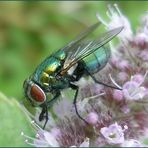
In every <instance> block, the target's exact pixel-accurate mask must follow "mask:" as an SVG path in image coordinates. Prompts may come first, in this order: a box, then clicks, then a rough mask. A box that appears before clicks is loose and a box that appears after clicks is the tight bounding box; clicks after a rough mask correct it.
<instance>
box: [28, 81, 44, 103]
mask: <svg viewBox="0 0 148 148" xmlns="http://www.w3.org/2000/svg"><path fill="white" fill-rule="evenodd" d="M30 95H31V97H32V99H34V100H35V101H37V102H40V103H41V102H44V101H45V100H46V95H45V93H44V92H43V90H42V89H41V88H40V87H39V86H37V85H36V84H34V85H32V86H31V90H30Z"/></svg>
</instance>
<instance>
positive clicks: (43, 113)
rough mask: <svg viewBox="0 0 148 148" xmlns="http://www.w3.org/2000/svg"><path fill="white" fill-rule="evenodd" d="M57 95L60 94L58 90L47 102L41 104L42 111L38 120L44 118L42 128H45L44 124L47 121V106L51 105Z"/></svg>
mask: <svg viewBox="0 0 148 148" xmlns="http://www.w3.org/2000/svg"><path fill="white" fill-rule="evenodd" d="M59 95H60V92H59V91H58V92H56V95H55V96H54V97H53V98H52V99H51V100H49V101H48V102H45V103H44V104H43V105H42V112H41V113H40V115H39V121H42V120H43V119H45V123H44V126H43V129H45V127H46V124H47V122H48V108H50V107H51V106H52V105H53V103H54V101H56V99H57V98H58V97H59Z"/></svg>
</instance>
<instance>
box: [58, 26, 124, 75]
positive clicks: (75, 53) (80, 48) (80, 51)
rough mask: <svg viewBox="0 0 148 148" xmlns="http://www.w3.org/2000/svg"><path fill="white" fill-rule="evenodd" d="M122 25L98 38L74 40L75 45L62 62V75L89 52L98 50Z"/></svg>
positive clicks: (117, 32) (119, 30) (118, 31)
mask: <svg viewBox="0 0 148 148" xmlns="http://www.w3.org/2000/svg"><path fill="white" fill-rule="evenodd" d="M122 29H123V27H118V28H115V29H113V30H110V31H108V32H106V33H104V34H102V35H101V36H100V37H99V38H98V39H96V40H94V41H89V42H84V40H80V41H81V42H75V44H73V47H75V48H74V49H73V50H72V51H71V49H69V50H70V51H71V52H69V53H68V56H67V59H66V61H65V63H64V66H63V69H62V70H61V72H60V73H61V75H64V74H65V73H66V72H67V71H68V70H69V69H70V68H71V67H72V66H74V65H75V64H76V63H77V62H78V61H80V60H82V59H83V58H85V57H87V56H89V55H90V54H91V53H93V52H95V51H96V50H99V48H100V47H102V46H103V45H105V44H106V43H108V42H109V41H110V40H112V39H113V38H114V37H115V36H116V35H117V34H119V33H120V32H121V31H122Z"/></svg>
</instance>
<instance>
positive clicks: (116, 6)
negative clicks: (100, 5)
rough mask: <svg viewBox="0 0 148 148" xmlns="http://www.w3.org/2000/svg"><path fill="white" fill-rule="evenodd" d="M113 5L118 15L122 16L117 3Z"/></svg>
mask: <svg viewBox="0 0 148 148" xmlns="http://www.w3.org/2000/svg"><path fill="white" fill-rule="evenodd" d="M114 7H115V9H116V11H117V12H118V14H119V16H122V13H121V11H120V10H119V8H118V5H117V4H114Z"/></svg>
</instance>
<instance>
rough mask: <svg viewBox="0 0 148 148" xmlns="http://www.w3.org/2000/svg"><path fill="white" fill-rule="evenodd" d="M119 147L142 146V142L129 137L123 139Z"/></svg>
mask: <svg viewBox="0 0 148 148" xmlns="http://www.w3.org/2000/svg"><path fill="white" fill-rule="evenodd" d="M121 147H144V145H143V144H141V142H140V141H138V140H135V139H129V140H125V141H124V142H123V143H122V145H121Z"/></svg>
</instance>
